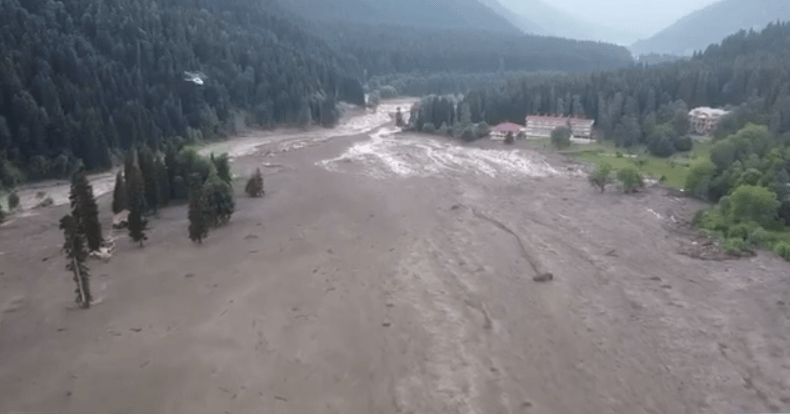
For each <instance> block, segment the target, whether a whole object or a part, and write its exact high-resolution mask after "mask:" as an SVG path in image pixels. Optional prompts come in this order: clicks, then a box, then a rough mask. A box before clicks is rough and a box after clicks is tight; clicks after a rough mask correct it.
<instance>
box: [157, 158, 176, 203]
mask: <svg viewBox="0 0 790 414" xmlns="http://www.w3.org/2000/svg"><path fill="white" fill-rule="evenodd" d="M154 173H155V175H156V182H157V187H158V188H159V205H160V206H162V207H165V206H167V205H168V204H170V199H171V198H172V193H171V191H170V178H169V175H168V172H167V166H166V165H165V163H164V161H162V159H161V158H157V159H156V163H155V164H154Z"/></svg>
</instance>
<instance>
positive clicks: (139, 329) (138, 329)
mask: <svg viewBox="0 0 790 414" xmlns="http://www.w3.org/2000/svg"><path fill="white" fill-rule="evenodd" d="M129 330H130V331H132V332H140V331H142V330H143V328H131V329H129Z"/></svg>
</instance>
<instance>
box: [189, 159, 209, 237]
mask: <svg viewBox="0 0 790 414" xmlns="http://www.w3.org/2000/svg"><path fill="white" fill-rule="evenodd" d="M190 184H191V185H190V189H189V239H190V240H192V241H193V242H195V243H198V244H202V243H203V239H205V238H206V236H208V226H209V217H208V214H207V205H206V204H207V200H206V196H205V194H204V191H203V186H202V185H200V179H199V178H198V177H197V175H196V174H194V175H193V176H192V179H191V182H190Z"/></svg>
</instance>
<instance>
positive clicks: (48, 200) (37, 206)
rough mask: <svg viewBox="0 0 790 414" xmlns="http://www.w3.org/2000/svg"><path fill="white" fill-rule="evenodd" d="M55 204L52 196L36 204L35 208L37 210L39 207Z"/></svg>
mask: <svg viewBox="0 0 790 414" xmlns="http://www.w3.org/2000/svg"><path fill="white" fill-rule="evenodd" d="M54 204H55V201H53V200H52V197H47V198H45V199H44V200H43V201H41V202H40V203H38V204H36V206H35V207H33V209H34V210H35V209H38V208H45V207H50V206H52V205H54Z"/></svg>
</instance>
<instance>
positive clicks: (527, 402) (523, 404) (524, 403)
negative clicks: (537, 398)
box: [521, 401, 532, 408]
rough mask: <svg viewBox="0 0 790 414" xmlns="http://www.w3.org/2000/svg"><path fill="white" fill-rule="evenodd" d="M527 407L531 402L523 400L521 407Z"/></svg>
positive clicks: (530, 405)
mask: <svg viewBox="0 0 790 414" xmlns="http://www.w3.org/2000/svg"><path fill="white" fill-rule="evenodd" d="M529 407H532V403H531V402H529V401H524V402H523V403H521V408H529Z"/></svg>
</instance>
